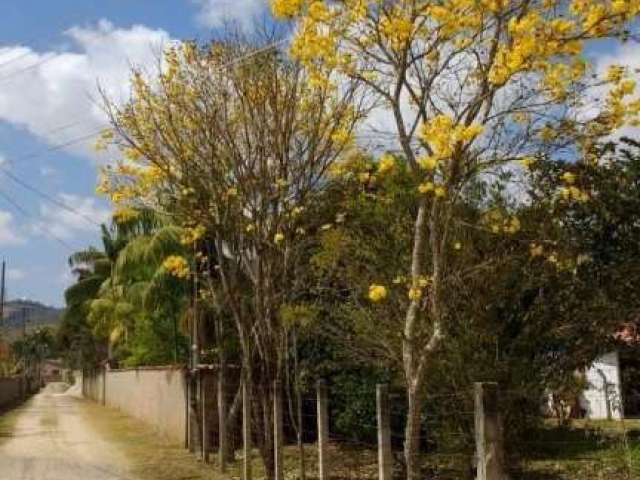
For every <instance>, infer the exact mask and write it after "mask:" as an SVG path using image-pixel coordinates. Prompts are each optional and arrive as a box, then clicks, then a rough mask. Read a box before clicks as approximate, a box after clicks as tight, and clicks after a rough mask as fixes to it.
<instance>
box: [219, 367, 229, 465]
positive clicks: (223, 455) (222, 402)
mask: <svg viewBox="0 0 640 480" xmlns="http://www.w3.org/2000/svg"><path fill="white" fill-rule="evenodd" d="M217 383H218V462H219V465H220V471H221V472H222V473H225V472H226V471H227V448H228V447H227V441H228V436H227V397H226V395H225V393H226V390H227V389H226V388H225V378H224V373H223V372H222V367H220V368H219V369H218V382H217Z"/></svg>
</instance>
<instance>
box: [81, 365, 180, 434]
mask: <svg viewBox="0 0 640 480" xmlns="http://www.w3.org/2000/svg"><path fill="white" fill-rule="evenodd" d="M102 375H103V374H102V370H98V371H93V372H85V375H84V385H83V393H84V396H85V397H87V398H90V399H92V400H95V401H97V402H102V397H103V393H104V394H106V399H105V404H106V405H107V406H109V407H115V408H118V409H120V410H122V411H123V412H125V413H127V414H129V415H131V416H133V417H135V418H138V419H139V420H142V421H143V422H145V423H147V424H148V425H150V426H152V427H154V428H155V429H156V430H157V431H158V432H160V433H161V434H162V435H164V436H165V437H166V438H168V439H170V440H172V441H173V442H175V443H182V442H184V438H185V431H186V416H185V409H186V398H185V392H186V381H185V376H184V371H183V370H182V369H181V368H173V367H140V368H132V369H123V370H108V371H107V372H106V378H105V379H104V383H103V377H102Z"/></svg>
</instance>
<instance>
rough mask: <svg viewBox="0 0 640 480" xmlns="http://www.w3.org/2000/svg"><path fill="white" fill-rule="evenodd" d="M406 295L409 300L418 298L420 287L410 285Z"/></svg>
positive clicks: (420, 291) (420, 295)
mask: <svg viewBox="0 0 640 480" xmlns="http://www.w3.org/2000/svg"><path fill="white" fill-rule="evenodd" d="M408 295H409V300H420V297H422V289H421V288H418V287H411V288H410V289H409V292H408Z"/></svg>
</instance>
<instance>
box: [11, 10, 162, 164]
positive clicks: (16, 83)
mask: <svg viewBox="0 0 640 480" xmlns="http://www.w3.org/2000/svg"><path fill="white" fill-rule="evenodd" d="M65 35H66V36H67V37H68V38H69V39H70V40H71V45H72V48H73V50H74V51H55V50H52V51H47V52H36V51H34V50H32V49H30V48H28V47H19V46H9V47H3V48H0V64H2V63H4V62H6V61H8V60H10V59H12V58H13V59H16V60H15V61H13V62H11V64H10V65H7V66H6V67H3V68H2V69H1V70H0V120H4V121H6V122H10V123H12V124H14V125H18V126H21V127H23V128H26V129H27V130H28V131H29V132H31V133H32V134H34V135H36V136H37V137H40V138H42V139H44V140H45V141H46V142H48V143H49V144H52V145H60V144H64V143H66V142H69V141H72V140H75V139H77V138H79V137H83V136H86V135H90V134H92V133H94V132H97V131H98V130H100V129H101V128H102V127H103V126H104V125H105V123H106V117H105V115H104V113H103V112H102V110H101V108H100V104H99V103H100V99H99V98H98V89H97V85H98V83H99V84H100V85H102V86H103V87H104V88H105V89H106V90H107V93H108V95H109V96H110V97H112V98H114V99H116V100H120V101H122V100H126V99H127V98H128V96H129V74H130V69H131V66H132V65H136V66H140V67H141V68H145V69H147V70H153V69H155V66H156V64H157V57H158V54H159V52H160V51H161V48H162V45H164V44H166V43H168V42H170V41H171V38H170V36H169V34H168V33H167V32H165V31H164V30H153V29H150V28H148V27H145V26H142V25H134V26H132V27H131V28H128V29H119V28H115V27H114V25H113V24H111V23H110V22H108V21H106V20H101V21H100V22H98V24H97V25H94V26H91V27H73V28H71V29H69V30H68V31H66V32H65ZM18 57H19V58H18ZM65 127H66V128H65ZM92 143H93V140H91V139H88V140H87V141H86V142H82V143H81V144H80V145H75V146H73V147H70V148H72V149H74V150H75V151H76V152H80V153H85V154H86V153H88V152H90V151H91V149H90V148H89V147H90V145H91V144H92Z"/></svg>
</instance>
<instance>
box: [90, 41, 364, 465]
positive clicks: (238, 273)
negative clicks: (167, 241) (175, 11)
mask: <svg viewBox="0 0 640 480" xmlns="http://www.w3.org/2000/svg"><path fill="white" fill-rule="evenodd" d="M256 52H258V53H256ZM165 63H166V67H165V68H164V70H163V71H162V72H161V74H160V75H159V76H158V78H153V79H146V78H145V77H144V76H143V75H142V73H141V72H134V75H133V82H132V83H133V98H132V100H131V101H130V102H129V103H128V104H126V105H125V106H124V107H117V106H116V105H114V104H112V103H110V102H108V108H109V111H110V114H111V119H112V123H113V129H112V131H111V132H110V133H107V134H106V137H107V138H108V139H109V138H111V139H110V142H111V143H112V144H116V145H117V146H118V147H119V149H120V151H121V152H122V160H121V161H120V162H118V163H117V164H116V165H115V166H111V167H110V168H108V169H105V171H104V172H103V177H102V179H101V181H100V185H99V189H100V190H101V191H103V192H105V193H107V194H108V195H110V196H111V199H112V201H113V202H114V203H116V204H118V205H121V206H122V207H128V206H132V205H139V204H143V205H146V206H149V207H152V208H154V209H156V210H159V211H162V212H164V213H165V214H166V215H169V216H170V217H171V218H173V219H174V221H175V222H176V223H177V224H178V225H181V226H183V227H184V228H185V231H186V232H187V235H185V238H184V242H185V243H187V244H191V245H193V246H194V248H195V249H196V250H198V254H200V256H198V255H197V258H199V261H198V264H199V265H200V266H198V267H196V269H195V270H196V271H194V272H192V273H193V274H194V275H199V274H204V275H205V276H206V278H215V279H216V284H217V285H219V289H217V290H216V291H215V292H213V294H214V295H219V296H221V297H222V303H223V304H224V305H225V308H228V310H229V311H230V312H231V314H232V316H233V321H234V324H235V327H236V332H237V336H238V338H239V342H240V345H241V348H242V357H243V358H242V361H243V375H244V376H245V378H246V379H247V380H248V381H249V383H250V385H251V384H253V387H252V388H255V389H257V391H255V395H254V396H253V398H254V402H255V404H254V408H255V409H256V418H262V419H263V421H264V422H265V423H264V426H263V428H260V429H258V432H259V434H260V437H261V438H260V442H259V447H260V450H261V452H262V456H263V460H264V463H265V466H266V471H267V472H269V475H272V474H273V463H272V462H273V455H272V449H273V438H272V431H273V429H272V427H271V424H270V422H271V417H272V415H273V408H272V401H273V381H275V380H278V379H280V375H281V370H282V363H283V361H284V354H283V348H284V347H285V346H284V345H283V343H284V342H285V335H283V332H284V329H283V326H282V323H281V319H280V316H279V313H278V312H279V311H280V307H281V306H282V305H284V304H285V303H286V302H287V299H288V292H289V289H290V288H291V285H292V283H293V282H294V281H295V278H296V271H297V269H298V268H299V262H300V248H301V246H302V245H304V244H305V242H307V240H306V238H307V237H306V235H305V232H306V231H308V230H312V229H314V228H319V227H320V226H316V225H314V223H313V217H312V216H311V215H309V214H308V213H307V212H308V211H309V210H310V208H312V207H313V205H314V198H315V196H316V194H317V193H318V192H320V191H321V190H322V189H323V188H324V186H325V184H326V181H325V174H326V172H327V171H328V170H329V169H330V167H331V166H332V164H333V163H334V161H335V160H336V159H337V158H338V157H340V156H341V155H342V154H343V152H344V151H346V150H348V149H349V148H351V145H352V142H353V140H352V134H353V131H354V128H355V125H356V123H357V122H358V121H359V120H360V118H361V117H362V115H363V113H362V109H363V108H364V107H363V105H364V104H363V103H362V98H361V97H359V96H358V92H357V89H356V88H355V83H354V82H346V83H343V84H342V85H341V88H339V89H336V88H334V87H333V86H332V85H328V84H326V83H323V82H319V81H316V80H317V79H315V78H313V77H310V76H309V75H308V73H307V72H306V71H305V70H304V69H302V68H301V66H300V65H299V64H297V63H294V62H291V61H288V60H285V59H283V58H282V55H281V52H278V51H277V50H275V49H274V48H265V47H264V45H249V44H246V43H244V42H241V41H238V42H228V43H225V44H222V43H214V44H212V45H209V46H207V47H204V48H198V47H197V46H195V45H193V44H191V43H185V44H183V45H181V46H180V47H174V48H170V49H168V51H166V52H165ZM165 268H166V269H167V270H169V271H171V272H173V273H174V274H175V275H178V276H183V275H186V274H187V271H186V266H185V265H183V262H182V261H181V260H180V259H179V258H168V259H167V260H166V262H165Z"/></svg>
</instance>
